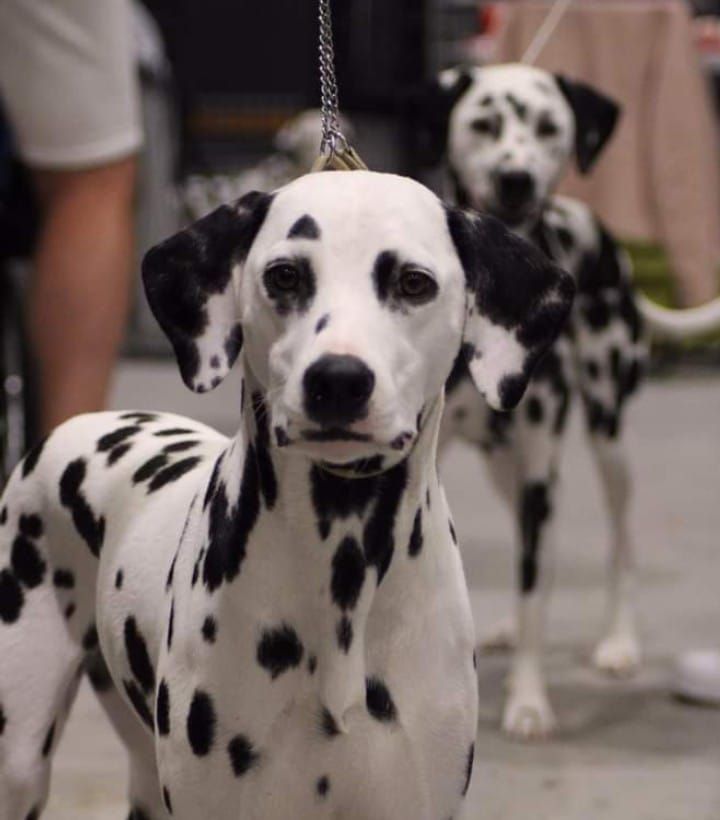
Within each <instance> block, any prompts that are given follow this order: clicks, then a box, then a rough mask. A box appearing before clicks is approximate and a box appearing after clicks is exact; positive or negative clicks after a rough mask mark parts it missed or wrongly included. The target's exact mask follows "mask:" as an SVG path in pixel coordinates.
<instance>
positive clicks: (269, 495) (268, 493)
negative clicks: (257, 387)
mask: <svg viewBox="0 0 720 820" xmlns="http://www.w3.org/2000/svg"><path fill="white" fill-rule="evenodd" d="M252 408H253V414H254V416H255V428H256V430H257V436H256V440H255V452H256V454H257V466H258V473H259V479H260V491H261V492H262V495H263V498H264V500H265V506H266V507H267V508H268V510H271V509H272V508H273V507H274V506H275V502H276V500H277V492H278V488H277V479H276V477H275V468H274V467H273V463H272V457H271V456H270V450H269V447H270V428H269V426H268V425H269V418H268V416H269V413H268V409H267V405H266V404H265V400H264V398H263V395H262V393H260V392H255V393H253V395H252Z"/></svg>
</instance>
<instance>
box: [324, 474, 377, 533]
mask: <svg viewBox="0 0 720 820" xmlns="http://www.w3.org/2000/svg"><path fill="white" fill-rule="evenodd" d="M310 487H311V495H312V502H313V507H314V508H315V514H316V515H317V519H318V521H317V524H318V532H319V533H320V536H321V538H322V539H323V540H324V539H325V538H327V536H328V535H329V533H330V526H331V523H332V520H333V519H334V518H340V519H346V518H349V517H350V516H351V515H357V516H361V515H362V514H363V513H364V511H365V510H366V509H367V507H368V505H369V504H370V502H371V500H372V499H373V498H374V497H375V494H376V493H377V489H378V481H377V479H376V478H357V479H343V478H340V477H338V476H336V475H333V474H331V473H329V472H327V471H326V470H323V469H322V468H321V467H318V466H317V465H313V466H312V468H311V469H310Z"/></svg>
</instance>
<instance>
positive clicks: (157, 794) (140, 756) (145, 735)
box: [87, 650, 170, 820]
mask: <svg viewBox="0 0 720 820" xmlns="http://www.w3.org/2000/svg"><path fill="white" fill-rule="evenodd" d="M87 672H88V677H89V678H90V683H91V684H92V687H93V689H94V690H95V694H96V695H97V696H98V700H99V701H100V705H101V706H102V707H103V709H104V711H105V713H106V714H107V716H108V717H109V719H110V722H111V723H112V725H113V728H114V729H115V731H116V732H117V733H118V735H119V737H120V739H121V740H122V742H123V744H124V745H125V748H126V749H127V752H128V756H129V774H130V779H129V784H128V801H129V803H130V814H129V816H128V820H166V818H169V817H170V815H169V814H168V812H167V811H166V809H165V807H164V805H163V794H162V791H161V788H160V782H159V779H158V773H157V763H156V759H155V743H154V740H153V736H152V734H150V732H149V731H148V730H147V729H146V728H145V727H144V726H143V725H142V723H141V722H140V720H139V719H138V717H137V715H136V714H134V712H133V711H132V709H131V707H130V706H128V704H127V703H126V702H125V700H124V699H123V698H122V696H121V695H120V693H119V692H118V690H117V688H116V687H115V684H114V683H113V682H112V680H111V678H110V673H109V672H108V670H107V666H106V665H105V661H104V659H103V656H102V654H101V653H100V651H99V650H96V651H95V652H94V653H93V654H92V655H91V656H90V657H89V658H88V661H87ZM167 799H168V800H169V799H170V797H169V795H168V796H167Z"/></svg>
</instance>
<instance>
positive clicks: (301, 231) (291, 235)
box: [287, 214, 320, 239]
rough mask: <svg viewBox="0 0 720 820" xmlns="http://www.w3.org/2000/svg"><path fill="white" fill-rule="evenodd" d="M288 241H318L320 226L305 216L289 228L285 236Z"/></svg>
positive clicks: (307, 215)
mask: <svg viewBox="0 0 720 820" xmlns="http://www.w3.org/2000/svg"><path fill="white" fill-rule="evenodd" d="M287 238H288V239H319V238H320V226H319V225H318V224H317V222H316V221H315V220H314V219H313V218H312V217H311V216H310V214H305V215H304V216H301V217H300V219H298V221H297V222H295V224H294V225H293V226H292V228H290V230H289V231H288V235H287Z"/></svg>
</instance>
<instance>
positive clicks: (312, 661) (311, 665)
mask: <svg viewBox="0 0 720 820" xmlns="http://www.w3.org/2000/svg"><path fill="white" fill-rule="evenodd" d="M316 669H317V657H316V656H315V655H310V656H309V657H308V661H307V670H308V672H309V674H311V675H314V674H315V670H316Z"/></svg>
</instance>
